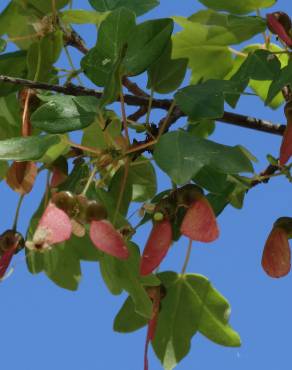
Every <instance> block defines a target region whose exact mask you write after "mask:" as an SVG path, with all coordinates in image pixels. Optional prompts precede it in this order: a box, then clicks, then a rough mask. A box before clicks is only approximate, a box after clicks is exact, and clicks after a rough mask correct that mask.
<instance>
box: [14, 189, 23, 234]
mask: <svg viewBox="0 0 292 370" xmlns="http://www.w3.org/2000/svg"><path fill="white" fill-rule="evenodd" d="M24 195H25V194H21V195H20V197H19V199H18V202H17V207H16V210H15V216H14V221H13V226H12V230H14V231H16V230H17V223H18V218H19V212H20V208H21V205H22V202H23V199H24Z"/></svg>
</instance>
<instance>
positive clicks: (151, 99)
mask: <svg viewBox="0 0 292 370" xmlns="http://www.w3.org/2000/svg"><path fill="white" fill-rule="evenodd" d="M153 96H154V90H153V89H151V93H150V97H149V101H148V109H147V113H146V123H145V125H146V127H148V126H149V119H150V113H151V108H152V101H153Z"/></svg>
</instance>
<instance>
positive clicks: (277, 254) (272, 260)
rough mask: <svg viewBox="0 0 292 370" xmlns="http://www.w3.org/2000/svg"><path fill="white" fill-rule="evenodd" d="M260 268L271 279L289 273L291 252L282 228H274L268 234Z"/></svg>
mask: <svg viewBox="0 0 292 370" xmlns="http://www.w3.org/2000/svg"><path fill="white" fill-rule="evenodd" d="M262 267H263V269H264V270H265V272H266V273H267V274H268V275H269V276H271V277H273V278H279V277H282V276H285V275H287V274H288V273H289V271H290V268H291V251H290V246H289V242H288V235H287V232H286V231H285V230H284V229H283V228H282V227H279V226H276V227H275V226H274V227H273V229H272V231H271V232H270V234H269V236H268V239H267V241H266V243H265V247H264V251H263V256H262Z"/></svg>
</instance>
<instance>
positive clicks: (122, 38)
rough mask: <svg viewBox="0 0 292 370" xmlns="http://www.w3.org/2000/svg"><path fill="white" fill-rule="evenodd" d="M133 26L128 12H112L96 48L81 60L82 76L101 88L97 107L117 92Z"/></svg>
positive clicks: (126, 10) (108, 100) (105, 21)
mask: <svg viewBox="0 0 292 370" xmlns="http://www.w3.org/2000/svg"><path fill="white" fill-rule="evenodd" d="M134 27H135V14H134V13H133V12H132V11H130V10H128V9H125V8H120V9H117V10H115V11H113V12H112V13H111V14H110V15H108V16H107V18H106V19H105V20H104V21H103V22H102V24H101V26H100V29H99V32H98V40H97V44H96V46H95V47H94V48H92V49H91V50H90V51H89V53H87V54H86V56H85V57H84V58H83V59H82V60H81V67H82V69H83V70H84V73H85V75H86V76H87V77H88V78H89V79H90V80H91V81H92V82H94V83H95V84H96V85H98V86H104V87H105V89H104V93H103V97H102V100H101V102H100V103H101V105H104V104H106V103H110V102H112V101H114V100H115V99H116V97H117V96H118V95H119V93H120V91H121V75H122V72H121V68H122V67H121V63H122V60H123V58H124V55H125V50H126V45H127V40H128V36H129V34H130V33H133V28H134Z"/></svg>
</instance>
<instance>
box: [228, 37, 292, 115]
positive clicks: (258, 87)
mask: <svg viewBox="0 0 292 370" xmlns="http://www.w3.org/2000/svg"><path fill="white" fill-rule="evenodd" d="M256 50H262V44H253V45H248V46H247V47H245V48H244V49H243V50H241V52H242V53H243V54H249V53H251V52H254V51H256ZM268 51H270V52H279V51H283V49H282V48H280V47H279V46H277V45H275V44H269V46H268ZM270 58H273V57H272V54H270ZM274 59H275V57H274ZM277 59H278V60H279V61H280V63H281V67H282V68H283V67H285V66H287V64H288V55H287V54H278V55H277ZM245 61H246V57H244V56H242V55H237V56H236V58H235V60H234V65H233V69H232V70H231V71H230V73H229V74H228V75H227V76H226V77H225V79H229V78H230V77H231V76H233V77H232V79H234V78H247V79H248V78H249V76H248V70H245V71H246V72H247V74H246V75H245V76H244V75H243V74H242V73H239V70H240V69H241V66H242V64H243V63H244V62H245ZM274 65H275V62H274ZM277 69H278V67H277ZM243 72H244V70H243ZM275 72H276V71H275ZM278 73H279V71H278ZM274 77H276V73H275V76H274ZM270 84H271V82H270V81H264V80H253V79H252V77H251V79H249V82H248V85H249V87H250V88H251V89H252V90H253V91H254V92H255V93H256V94H257V95H258V96H259V97H260V98H261V100H263V101H265V100H266V98H267V95H268V90H269V87H270ZM283 101H284V97H283V94H282V93H281V92H279V93H278V94H277V95H276V96H275V98H274V99H273V100H272V101H271V102H270V103H269V104H268V105H269V106H270V107H271V108H273V109H276V108H278V107H279V106H280V105H281V104H282V103H283Z"/></svg>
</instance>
